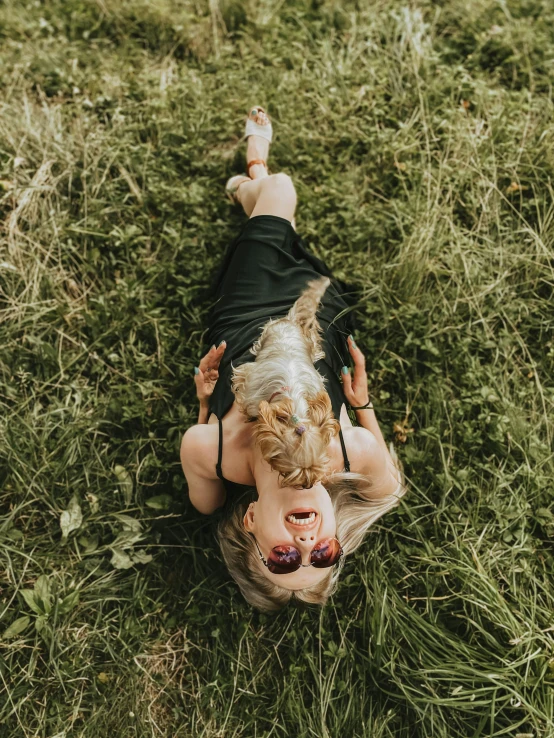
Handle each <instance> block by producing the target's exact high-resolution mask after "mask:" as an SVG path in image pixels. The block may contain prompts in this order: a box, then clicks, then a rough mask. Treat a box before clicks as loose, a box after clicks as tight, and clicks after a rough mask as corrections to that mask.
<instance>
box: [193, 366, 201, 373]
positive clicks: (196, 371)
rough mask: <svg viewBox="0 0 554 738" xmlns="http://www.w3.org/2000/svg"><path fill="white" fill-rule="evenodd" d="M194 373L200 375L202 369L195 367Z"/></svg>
mask: <svg viewBox="0 0 554 738" xmlns="http://www.w3.org/2000/svg"><path fill="white" fill-rule="evenodd" d="M194 373H195V374H200V369H199V368H198V367H197V366H195V367H194Z"/></svg>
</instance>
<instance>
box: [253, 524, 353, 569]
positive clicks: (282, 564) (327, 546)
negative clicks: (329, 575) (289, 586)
mask: <svg viewBox="0 0 554 738" xmlns="http://www.w3.org/2000/svg"><path fill="white" fill-rule="evenodd" d="M250 535H251V536H252V538H253V539H254V543H255V544H256V548H257V549H258V553H259V555H260V560H261V561H262V563H263V565H264V566H267V568H268V569H269V571H270V572H271V573H272V574H292V572H293V571H297V570H298V569H300V568H301V567H308V566H315V568H316V569H327V568H329V567H330V566H334V565H335V564H336V563H337V562H338V560H339V559H340V557H341V556H342V554H343V550H342V547H341V545H340V543H339V542H338V541H337V539H336V538H326V539H325V540H324V541H320V542H319V543H316V545H315V546H314V547H313V548H312V550H311V551H310V563H309V564H303V563H302V554H301V553H300V551H299V550H298V549H297V548H296V547H295V546H288V545H282V546H274V548H272V549H271V551H270V552H269V556H268V558H267V561H266V559H265V558H264V555H263V553H262V552H261V550H260V547H259V546H258V541H257V540H256V537H255V536H254V534H253V533H251V534H250Z"/></svg>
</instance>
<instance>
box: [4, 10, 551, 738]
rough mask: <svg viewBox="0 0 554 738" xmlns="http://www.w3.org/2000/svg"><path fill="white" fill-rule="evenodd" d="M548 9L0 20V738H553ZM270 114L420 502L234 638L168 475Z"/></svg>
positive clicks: (201, 523) (311, 233) (221, 591)
mask: <svg viewBox="0 0 554 738" xmlns="http://www.w3.org/2000/svg"><path fill="white" fill-rule="evenodd" d="M553 28H554V10H553V8H552V5H551V3H548V2H546V1H541V0H508V2H504V3H496V2H493V0H461V1H460V2H454V1H453V0H443V2H441V3H431V2H423V1H421V2H420V1H419V0H418V1H417V2H413V3H410V4H408V3H402V2H400V1H398V0H390V1H389V2H386V3H385V2H382V1H380V0H376V1H375V2H372V3H368V2H359V1H358V2H354V1H353V0H346V2H342V3H338V2H334V1H333V0H317V1H316V0H311V1H309V0H295V1H294V2H292V1H288V0H287V1H285V2H282V0H280V1H279V2H277V0H263V2H256V3H255V2H253V1H251V0H245V2H238V0H236V1H232V0H210V2H206V1H205V0H198V2H189V0H183V2H176V1H175V0H156V1H155V2H146V0H140V1H139V2H136V1H135V2H130V1H129V0H103V2H94V1H93V0H79V1H77V0H65V1H64V2H62V1H61V0H52V1H51V2H48V3H41V2H37V3H22V2H17V1H16V0H6V2H5V3H4V4H3V5H2V7H1V8H0V35H1V37H2V39H1V40H2V49H3V50H2V55H1V59H0V63H1V73H0V85H1V92H2V95H1V100H2V102H1V103H0V167H1V173H0V211H1V212H0V216H1V219H2V221H1V222H2V231H1V243H0V250H1V253H0V290H1V292H0V300H1V313H0V403H1V414H0V441H1V442H0V458H1V464H0V481H1V492H0V495H1V497H0V505H1V509H0V539H1V549H0V557H1V561H2V566H1V572H2V573H1V574H0V736H1V738H22V737H24V738H37V737H38V736H40V737H41V738H42V737H44V738H54V737H55V738H62V737H63V738H74V737H75V738H76V737H77V736H79V738H81V737H83V738H89V737H92V736H95V737H96V736H101V737H102V738H103V737H104V736H106V737H107V736H111V735H117V736H118V737H119V738H125V737H126V736H129V737H130V736H145V737H146V736H172V738H177V737H178V736H182V737H185V736H187V737H188V736H195V738H196V737H203V738H216V737H221V738H222V737H223V736H224V737H225V738H230V737H231V736H252V737H256V738H262V737H263V738H269V736H275V737H276V736H285V737H286V738H288V737H289V736H295V737H297V738H308V737H314V736H317V737H321V738H335V737H337V736H348V738H350V737H351V736H352V738H362V736H363V737H364V738H390V737H392V736H394V738H402V737H406V738H413V737H414V736H421V737H422V738H428V737H429V736H433V738H442V737H443V736H444V738H461V737H462V736H464V737H465V736H467V737H470V736H471V738H477V737H479V736H481V737H485V736H490V737H491V738H492V737H493V736H495V737H496V736H510V738H515V737H516V736H519V738H523V737H524V736H525V737H526V738H529V737H530V736H533V738H539V737H540V738H550V737H551V736H554V728H553V724H554V689H553V688H554V653H553V646H554V621H553V615H552V613H553V605H554V587H553V583H552V570H553V564H554V557H553V552H552V536H553V535H554V511H553V507H552V505H553V501H552V500H553V498H552V492H553V478H554V475H553V463H552V440H553V433H554V427H553V420H552V417H553V404H554V383H553V380H552V376H553V373H554V361H553V359H554V345H553V339H552V336H553V327H554V310H553V308H552V298H553V285H554V273H553V272H554V248H553V247H554V206H553V197H552V195H553V174H554V153H553V152H554V146H553V144H554V125H553V123H552V120H553V117H552V113H553V100H552V89H551V80H552V68H553V59H554V32H553ZM253 103H260V104H263V105H265V106H266V107H267V109H268V111H269V113H270V115H271V116H272V118H273V121H274V125H275V131H276V140H275V143H274V145H273V147H272V152H271V166H272V168H273V171H278V170H281V169H282V170H285V171H287V172H289V173H290V174H292V176H293V177H294V180H295V182H296V184H297V188H298V192H299V213H298V229H299V231H300V232H301V233H302V234H303V235H304V237H305V239H306V241H307V242H308V243H309V244H310V246H311V247H312V249H313V250H314V251H315V253H317V254H318V255H319V256H321V257H323V258H324V259H325V260H326V261H327V262H328V264H329V266H330V267H331V268H332V269H333V270H334V271H335V273H336V274H337V276H339V277H342V278H344V279H347V280H348V281H349V282H350V283H353V284H355V285H356V286H357V288H358V289H359V309H358V315H357V321H358V327H357V340H358V341H359V343H360V345H361V346H362V347H363V348H364V350H365V351H366V353H367V356H368V364H369V366H370V370H371V386H372V389H373V393H374V396H375V400H376V404H377V406H378V415H379V417H380V419H381V422H382V425H383V428H384V431H385V433H386V435H387V437H389V438H391V439H392V438H395V437H396V439H397V445H398V450H399V454H400V456H401V458H402V459H403V461H404V463H405V466H406V470H407V472H408V475H409V478H410V494H409V495H408V496H407V497H406V498H405V503H404V504H403V505H402V507H401V508H400V509H399V510H398V511H396V512H394V513H392V514H390V515H389V516H388V517H387V518H386V519H383V520H382V521H380V524H379V525H378V526H376V527H375V529H374V530H373V532H372V533H371V534H370V535H369V536H368V539H367V543H366V544H365V546H364V547H363V548H362V550H361V551H359V552H358V553H357V554H355V555H354V556H352V558H351V559H350V560H349V561H348V562H347V564H346V568H345V572H344V576H343V580H342V583H341V585H340V588H339V591H338V593H337V595H336V596H335V597H334V598H333V600H332V602H331V603H330V605H329V606H327V607H326V608H325V609H324V610H322V611H320V610H317V609H303V608H290V609H288V610H285V611H283V612H281V613H279V614H277V615H274V616H271V617H269V616H264V615H261V614H258V613H255V612H253V611H252V610H251V609H250V608H249V607H248V606H247V605H246V604H245V603H244V602H243V601H242V600H241V598H240V596H239V594H238V593H237V591H236V588H235V587H234V585H233V584H232V582H231V581H230V579H229V576H228V575H227V573H226V571H225V568H224V566H223V563H222V561H221V558H220V556H219V553H218V551H217V548H216V546H215V543H214V536H213V528H212V523H211V521H210V520H208V519H205V518H203V517H201V516H199V515H198V514H196V513H194V511H192V510H191V508H190V505H189V503H188V500H187V497H186V486H185V482H184V479H183V477H182V474H181V471H180V468H179V463H178V447H179V441H180V437H181V435H182V433H183V432H184V430H185V429H186V428H187V427H188V426H189V425H190V424H192V423H193V422H194V421H195V415H196V408H195V400H194V390H193V382H192V379H191V375H192V369H193V366H194V365H195V363H197V359H198V356H199V355H200V352H201V350H202V348H203V333H204V331H205V329H206V315H207V311H208V308H209V304H208V302H207V299H206V288H207V287H208V285H209V283H210V278H211V275H212V273H213V270H214V269H215V268H216V266H217V264H218V263H219V261H220V259H221V256H222V254H223V251H224V249H225V247H226V245H227V244H228V243H229V241H230V240H231V239H232V238H233V236H234V234H235V233H236V232H237V229H238V228H240V225H241V223H242V222H243V219H242V216H241V215H240V213H238V212H236V211H234V210H232V208H231V207H230V206H229V204H228V203H227V202H226V200H225V199H224V197H223V185H224V182H225V180H226V178H227V177H228V176H229V175H230V174H231V173H237V172H240V171H243V169H244V163H243V155H244V150H243V147H242V146H241V145H240V141H239V138H240V135H241V133H242V125H243V116H244V113H245V111H246V110H247V108H248V106H249V105H251V104H253Z"/></svg>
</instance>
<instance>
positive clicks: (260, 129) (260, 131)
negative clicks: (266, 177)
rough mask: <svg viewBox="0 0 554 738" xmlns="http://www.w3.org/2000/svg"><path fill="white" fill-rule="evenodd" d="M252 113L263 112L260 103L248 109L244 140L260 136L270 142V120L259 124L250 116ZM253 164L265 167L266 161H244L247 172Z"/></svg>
mask: <svg viewBox="0 0 554 738" xmlns="http://www.w3.org/2000/svg"><path fill="white" fill-rule="evenodd" d="M254 113H255V114H257V113H265V110H264V109H263V108H262V107H261V105H254V106H253V107H252V108H251V109H250V115H249V116H248V118H247V119H246V126H245V129H244V140H245V141H246V139H247V138H248V136H260V137H261V138H265V140H266V141H267V142H268V143H271V142H272V141H273V126H272V125H271V121H269V123H268V124H267V125H265V126H261V125H260V124H259V123H256V121H255V120H252V118H251V117H250V116H251V115H252V114H254ZM255 164H263V166H264V167H265V168H266V169H267V162H266V161H265V160H264V159H252V161H249V162H247V163H246V171H247V172H248V174H250V167H253V166H254V165H255ZM268 172H269V170H268Z"/></svg>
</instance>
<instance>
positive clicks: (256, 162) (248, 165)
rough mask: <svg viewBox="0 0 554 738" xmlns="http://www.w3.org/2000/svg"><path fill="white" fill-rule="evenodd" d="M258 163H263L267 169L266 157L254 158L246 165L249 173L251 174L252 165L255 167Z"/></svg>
mask: <svg viewBox="0 0 554 738" xmlns="http://www.w3.org/2000/svg"><path fill="white" fill-rule="evenodd" d="M256 164H262V165H263V166H264V167H265V168H266V169H267V162H266V161H265V160H264V159H252V161H249V162H248V164H247V165H246V169H247V170H248V174H250V167H254V166H256Z"/></svg>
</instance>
